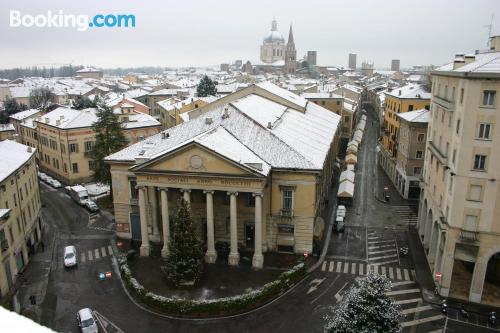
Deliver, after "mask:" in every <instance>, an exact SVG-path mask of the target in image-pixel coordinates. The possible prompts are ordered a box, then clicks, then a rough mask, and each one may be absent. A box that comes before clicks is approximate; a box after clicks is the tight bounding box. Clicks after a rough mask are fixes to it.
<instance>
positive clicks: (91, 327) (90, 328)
mask: <svg viewBox="0 0 500 333" xmlns="http://www.w3.org/2000/svg"><path fill="white" fill-rule="evenodd" d="M76 320H77V322H78V327H79V328H80V331H81V332H82V333H97V332H98V329H97V322H96V320H95V318H94V315H93V314H92V310H90V309H89V308H85V309H81V310H80V311H78V313H77V314H76Z"/></svg>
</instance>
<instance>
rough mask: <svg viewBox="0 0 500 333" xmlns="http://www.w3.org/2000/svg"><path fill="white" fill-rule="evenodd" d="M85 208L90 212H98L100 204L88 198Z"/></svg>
mask: <svg viewBox="0 0 500 333" xmlns="http://www.w3.org/2000/svg"><path fill="white" fill-rule="evenodd" d="M84 206H85V208H87V210H88V211H90V212H92V213H93V212H97V211H98V210H99V206H97V204H96V203H95V202H93V201H92V200H87V201H85V204H84Z"/></svg>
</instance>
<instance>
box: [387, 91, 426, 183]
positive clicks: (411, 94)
mask: <svg viewBox="0 0 500 333" xmlns="http://www.w3.org/2000/svg"><path fill="white" fill-rule="evenodd" d="M430 97H431V94H430V93H429V92H427V91H425V89H424V88H423V87H422V86H420V85H418V84H408V85H406V86H403V87H400V88H396V89H392V90H388V91H387V92H386V93H385V101H384V102H385V109H384V121H383V124H382V142H381V145H380V146H379V148H380V149H379V164H380V165H381V166H382V168H383V169H384V170H385V172H386V173H387V175H388V176H389V178H390V179H391V181H392V182H393V183H395V184H396V174H397V173H396V158H397V153H398V138H399V135H400V134H399V117H398V116H397V115H398V114H401V113H405V112H409V111H414V110H419V109H429V105H430Z"/></svg>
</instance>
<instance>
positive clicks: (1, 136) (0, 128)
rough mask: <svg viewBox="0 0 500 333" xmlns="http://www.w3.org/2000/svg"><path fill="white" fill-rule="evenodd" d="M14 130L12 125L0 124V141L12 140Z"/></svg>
mask: <svg viewBox="0 0 500 333" xmlns="http://www.w3.org/2000/svg"><path fill="white" fill-rule="evenodd" d="M15 134H16V129H15V128H14V125H12V124H0V141H3V140H13V139H14V135H15Z"/></svg>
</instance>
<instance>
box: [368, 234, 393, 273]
mask: <svg viewBox="0 0 500 333" xmlns="http://www.w3.org/2000/svg"><path fill="white" fill-rule="evenodd" d="M367 253H368V263H369V264H371V265H388V264H393V263H399V256H398V247H397V244H396V240H395V239H387V237H383V236H381V235H379V234H378V233H377V232H375V231H370V232H369V233H368V235H367Z"/></svg>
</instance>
